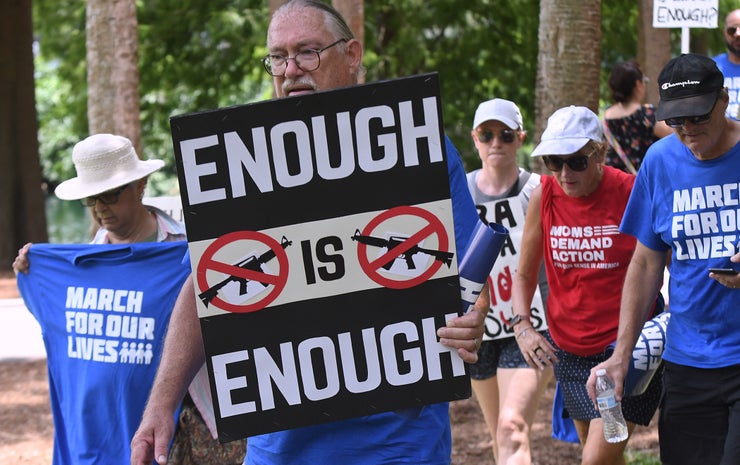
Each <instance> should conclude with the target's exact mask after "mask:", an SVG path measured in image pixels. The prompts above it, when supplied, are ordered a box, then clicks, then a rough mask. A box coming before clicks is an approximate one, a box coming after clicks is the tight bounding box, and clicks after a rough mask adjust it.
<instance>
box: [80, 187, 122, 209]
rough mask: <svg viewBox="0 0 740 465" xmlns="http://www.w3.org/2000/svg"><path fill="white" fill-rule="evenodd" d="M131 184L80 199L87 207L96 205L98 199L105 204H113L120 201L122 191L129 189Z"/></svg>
mask: <svg viewBox="0 0 740 465" xmlns="http://www.w3.org/2000/svg"><path fill="white" fill-rule="evenodd" d="M130 185H131V184H126V185H125V186H121V187H119V188H118V189H113V190H112V191H105V192H103V193H101V194H98V195H91V196H90V197H85V198H84V199H80V202H82V205H84V206H86V207H94V206H95V202H97V201H98V200H100V202H102V203H103V205H113V204H114V203H116V202H118V197H120V195H121V193H122V192H123V191H125V190H126V189H128V186H130Z"/></svg>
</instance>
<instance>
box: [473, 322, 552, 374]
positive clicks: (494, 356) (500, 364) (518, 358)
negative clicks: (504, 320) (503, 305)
mask: <svg viewBox="0 0 740 465" xmlns="http://www.w3.org/2000/svg"><path fill="white" fill-rule="evenodd" d="M546 333H547V331H540V334H542V335H543V336H544V335H545V334H546ZM499 368H529V365H527V361H526V360H524V356H523V355H522V351H521V350H519V345H518V344H517V343H516V339H514V338H513V337H507V338H503V339H493V340H489V341H483V343H482V344H481V346H480V349H478V361H477V362H476V363H474V364H472V365H470V377H471V378H473V379H477V380H483V379H488V378H493V377H494V376H496V370H498V369H499Z"/></svg>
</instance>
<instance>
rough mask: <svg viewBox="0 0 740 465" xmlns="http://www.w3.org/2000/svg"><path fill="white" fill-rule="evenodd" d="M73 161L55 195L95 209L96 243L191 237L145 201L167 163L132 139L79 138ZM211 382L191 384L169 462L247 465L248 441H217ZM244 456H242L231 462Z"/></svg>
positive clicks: (202, 377) (24, 266)
mask: <svg viewBox="0 0 740 465" xmlns="http://www.w3.org/2000/svg"><path fill="white" fill-rule="evenodd" d="M72 160H73V162H74V165H75V171H76V172H77V176H76V177H74V178H72V179H69V180H67V181H64V182H62V183H61V184H59V186H57V188H56V190H55V191H54V194H55V195H56V196H57V197H59V198H60V199H62V200H80V201H82V203H83V205H86V206H87V207H88V208H89V209H90V214H91V216H92V219H93V221H94V222H95V223H96V224H97V226H98V229H97V231H96V232H95V235H94V237H93V239H92V241H91V244H130V243H136V242H174V241H184V240H186V236H185V228H184V226H183V225H182V223H181V222H179V221H177V220H175V219H174V218H172V217H171V216H170V215H168V214H167V213H165V212H164V211H162V210H160V209H158V208H156V207H153V206H149V205H144V203H142V199H143V197H144V190H145V188H146V184H147V179H148V177H149V175H150V174H152V173H154V172H155V171H157V170H159V169H161V168H162V167H163V166H164V161H162V160H156V159H151V160H141V159H140V158H139V156H138V155H137V154H136V151H135V150H134V147H133V145H132V144H131V141H130V140H129V139H127V138H126V137H123V136H119V135H114V134H95V135H92V136H89V137H87V138H85V139H84V140H82V141H80V142H78V143H77V144H75V146H74V148H73V150H72ZM30 247H31V243H28V244H25V245H24V246H23V247H21V249H20V250H19V251H18V256H17V257H16V259H15V261H14V262H13V270H14V271H15V273H16V274H17V273H19V272H20V273H28V271H29V267H30V263H29V260H28V250H29V248H30ZM207 383H208V378H207V376H206V374H205V372H203V373H199V375H198V376H197V377H196V378H195V380H194V381H193V384H191V386H190V388H189V394H190V395H189V397H188V398H187V399H186V402H185V404H184V405H183V408H182V413H181V416H180V429H179V430H178V434H177V435H176V437H175V441H174V442H173V455H177V456H178V457H174V456H171V457H170V462H169V463H173V464H178V463H186V458H184V457H183V456H184V455H196V456H199V457H200V458H203V457H205V459H206V460H210V459H211V458H214V459H215V460H217V461H219V463H241V460H242V459H243V455H244V444H243V443H242V444H238V443H239V441H235V442H234V443H229V444H223V445H221V444H218V441H217V440H216V439H215V419H214V418H213V413H212V411H213V407H212V401H211V399H210V393H209V391H208V389H209V388H208V384H207ZM191 399H193V400H191ZM196 406H197V407H196ZM204 454H205V455H204ZM213 454H217V455H216V456H214V455H213ZM239 454H241V457H239V458H234V459H233V460H231V461H230V459H231V458H232V457H233V456H236V455H239ZM201 456H203V457H201Z"/></svg>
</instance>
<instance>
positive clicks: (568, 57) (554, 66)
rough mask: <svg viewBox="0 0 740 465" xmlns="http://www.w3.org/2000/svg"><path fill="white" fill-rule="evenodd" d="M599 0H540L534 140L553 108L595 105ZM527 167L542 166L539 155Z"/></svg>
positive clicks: (598, 52) (599, 35) (598, 63)
mask: <svg viewBox="0 0 740 465" xmlns="http://www.w3.org/2000/svg"><path fill="white" fill-rule="evenodd" d="M600 65H601V1H600V0H541V1H540V27H539V52H538V59H537V84H536V88H535V134H534V140H535V142H539V140H540V136H541V135H542V131H544V129H545V126H546V125H547V118H548V117H549V116H550V115H551V114H552V113H553V112H554V111H555V110H557V109H558V108H561V107H564V106H568V105H582V106H586V107H588V108H590V109H591V110H593V111H594V112H596V113H598V111H599V73H600ZM532 169H533V170H534V171H538V172H542V171H543V170H544V167H543V166H542V161H541V160H540V159H539V158H535V159H533V160H532Z"/></svg>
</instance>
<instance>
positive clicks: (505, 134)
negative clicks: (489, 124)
mask: <svg viewBox="0 0 740 465" xmlns="http://www.w3.org/2000/svg"><path fill="white" fill-rule="evenodd" d="M496 136H498V138H499V139H501V142H503V143H504V144H511V143H512V142H514V136H515V134H514V131H512V130H511V129H504V130H503V131H501V132H499V133H498V134H496V133H495V132H493V131H480V132H479V133H478V140H479V141H481V142H482V143H484V144H487V143H489V142H491V141H492V140H493V138H494V137H496Z"/></svg>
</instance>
